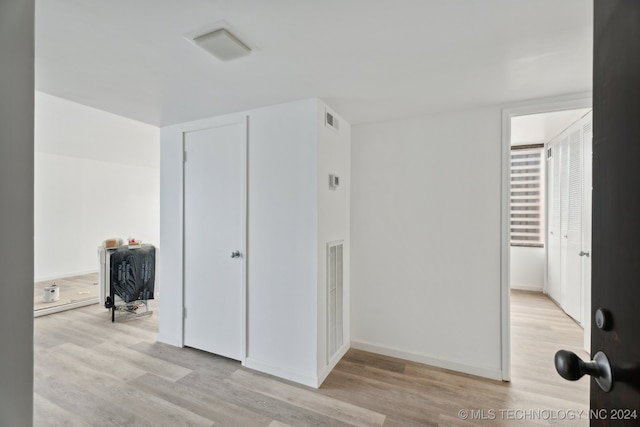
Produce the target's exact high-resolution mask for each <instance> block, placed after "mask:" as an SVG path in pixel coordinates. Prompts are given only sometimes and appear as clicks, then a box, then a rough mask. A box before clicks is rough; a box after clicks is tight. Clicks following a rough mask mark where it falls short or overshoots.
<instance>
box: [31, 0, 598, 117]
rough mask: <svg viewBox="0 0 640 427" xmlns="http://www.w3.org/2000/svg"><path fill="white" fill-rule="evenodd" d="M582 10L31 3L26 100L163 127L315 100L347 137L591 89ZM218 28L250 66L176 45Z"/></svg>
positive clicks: (541, 5) (588, 36)
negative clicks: (31, 76)
mask: <svg viewBox="0 0 640 427" xmlns="http://www.w3.org/2000/svg"><path fill="white" fill-rule="evenodd" d="M592 21H593V20H592V5H591V1H588V0H562V1H558V0H482V1H480V0H394V1H389V0H323V1H317V0H316V1H314V0H270V1H265V0H110V1H103V0H37V1H36V89H37V90H40V91H42V92H46V93H49V94H51V95H55V96H59V97H62V98H66V99H70V100H72V101H76V102H79V103H81V104H85V105H89V106H92V107H95V108H98V109H101V110H105V111H109V112H112V113H115V114H119V115H122V116H125V117H130V118H133V119H136V120H139V121H142V122H145V123H149V124H152V125H156V126H164V125H169V124H174V123H179V122H183V121H188V120H194V119H198V118H203V117H210V116H215V115H220V114H225V113H230V112H235V111H243V110H247V109H251V108H256V107H261V106H266V105H273V104H277V103H282V102H288V101H293V100H297V99H302V98H309V97H320V98H322V99H323V100H325V101H326V102H327V103H328V104H329V105H331V106H332V107H333V108H334V109H335V110H336V111H337V112H338V113H339V114H340V115H342V116H343V117H344V118H345V119H346V120H347V121H349V122H351V123H352V124H359V123H365V122H373V121H380V120H388V119H397V118H405V117H415V116H420V115H426V114H433V113H437V112H442V111H452V110H458V109H465V108H473V107H476V106H480V105H488V104H499V103H508V102H512V101H517V100H522V99H530V98H538V97H545V96H552V95H559V94H567V93H574V92H581V91H587V90H590V89H591V63H592V38H593V31H592ZM220 26H225V27H226V28H227V29H229V30H231V32H232V33H234V34H235V35H236V36H237V37H238V38H240V39H241V40H242V41H244V42H245V43H246V44H247V45H249V46H250V47H251V48H252V49H253V52H252V54H251V55H250V56H248V57H245V58H240V59H237V60H234V61H229V62H222V61H220V60H218V59H216V58H215V57H213V56H210V55H209V54H207V53H205V52H204V51H202V50H200V49H198V48H197V47H196V46H194V45H193V44H192V43H190V42H189V41H188V40H187V39H186V38H185V37H184V35H186V34H192V35H193V34H197V33H202V32H206V31H207V30H212V29H216V28H219V27H220Z"/></svg>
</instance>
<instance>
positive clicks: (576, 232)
mask: <svg viewBox="0 0 640 427" xmlns="http://www.w3.org/2000/svg"><path fill="white" fill-rule="evenodd" d="M582 151H583V150H582V127H581V126H580V125H578V126H577V127H572V129H571V132H570V133H569V157H568V160H569V162H568V183H567V184H568V187H567V188H568V197H566V199H567V202H568V206H567V208H568V209H567V215H566V221H567V222H566V236H567V237H566V239H565V240H566V253H565V254H564V255H565V268H566V270H565V271H566V272H565V275H564V277H565V281H564V282H563V292H562V307H563V308H564V311H565V312H566V313H567V314H568V315H569V316H571V317H573V318H574V319H575V320H576V321H577V322H582V310H583V305H582V256H581V255H580V252H581V251H582V191H583V190H582V178H583V159H582Z"/></svg>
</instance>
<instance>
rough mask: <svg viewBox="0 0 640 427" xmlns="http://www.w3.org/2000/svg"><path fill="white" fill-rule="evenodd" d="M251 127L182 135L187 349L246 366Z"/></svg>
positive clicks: (238, 124)
mask: <svg viewBox="0 0 640 427" xmlns="http://www.w3.org/2000/svg"><path fill="white" fill-rule="evenodd" d="M245 123H246V122H245V121H242V122H235V123H231V124H226V125H222V126H218V127H213V128H209V129H203V130H197V131H192V132H186V133H185V134H184V148H185V168H184V307H185V319H184V344H185V345H186V346H189V347H194V348H198V349H201V350H205V351H208V352H210V353H215V354H219V355H221V356H225V357H228V358H231V359H236V360H241V361H242V360H243V359H244V342H245V332H244V331H245V321H244V317H245V308H244V307H245V292H244V280H245V275H244V271H245V259H246V258H245V253H244V252H245V229H246V213H245V210H246V203H245V201H246V179H245V178H246V125H245Z"/></svg>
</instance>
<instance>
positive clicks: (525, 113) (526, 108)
mask: <svg viewBox="0 0 640 427" xmlns="http://www.w3.org/2000/svg"><path fill="white" fill-rule="evenodd" d="M590 108H591V94H589V93H585V94H580V95H575V96H569V97H561V98H553V99H548V100H541V101H536V102H531V103H526V104H520V105H517V106H514V107H511V108H505V109H504V110H503V116H502V119H503V121H502V123H503V126H502V165H503V166H502V168H503V169H502V253H501V257H502V268H501V299H502V309H501V316H502V372H503V379H504V380H507V381H509V380H511V372H512V371H511V363H512V357H511V343H512V341H511V333H512V328H511V320H510V319H511V299H510V298H511V288H512V286H514V288H516V289H520V290H524V291H529V292H538V293H539V294H546V293H547V285H548V280H547V278H548V273H549V271H548V269H547V255H548V250H549V248H548V246H545V242H546V240H547V226H546V225H545V222H546V215H544V214H542V215H539V218H537V219H535V218H532V216H534V215H532V214H533V212H536V211H537V209H540V208H539V207H536V204H537V203H540V202H542V205H544V201H545V198H546V196H545V195H544V193H545V189H546V187H547V185H546V184H545V179H546V177H547V173H546V172H544V168H545V166H546V163H547V161H546V157H547V151H546V147H545V143H546V142H549V141H550V140H551V139H552V138H553V137H555V136H556V135H557V134H559V133H561V132H562V131H563V130H564V129H565V128H566V127H567V125H570V124H571V123H572V121H575V120H576V119H578V118H580V116H581V115H584V113H586V112H587V111H588V109H590ZM571 110H577V111H572V112H569V111H571ZM550 113H554V114H553V115H550ZM512 132H513V133H512ZM512 140H513V141H512ZM512 142H513V143H514V145H516V146H517V145H519V146H522V147H526V148H527V151H525V150H523V151H521V152H520V154H519V155H517V158H516V159H513V160H517V162H514V161H513V160H512ZM536 150H537V152H536ZM525 152H527V153H528V155H526V156H525V155H524V153H525ZM536 158H537V160H536ZM527 161H530V164H536V162H537V164H538V165H539V168H540V170H539V171H538V173H539V177H538V178H537V179H538V183H537V185H538V186H539V193H536V192H535V191H533V190H531V189H530V190H531V191H528V192H527V191H526V190H527V189H526V185H522V184H523V183H527V182H529V181H531V180H535V179H536V178H534V177H533V175H535V173H534V172H535V171H534V169H535V168H533V167H529V166H527V165H528V164H529V163H527ZM513 163H519V164H520V165H521V166H522V167H521V168H520V171H519V172H518V173H519V174H520V175H519V178H518V181H519V182H518V186H519V187H523V189H524V190H525V192H522V193H520V194H517V197H515V199H519V200H518V201H519V202H521V203H520V205H519V209H517V210H516V212H517V213H518V215H516V216H517V217H518V218H516V219H517V220H519V221H516V222H515V223H512V219H513V217H512V210H511V202H512V199H513V197H512V196H514V194H515V193H514V192H513V188H512V184H513V183H512V171H511V166H512V164H513ZM530 196H538V197H539V198H540V200H538V201H537V202H536V200H534V199H535V197H530ZM514 206H515V204H514ZM512 231H513V234H514V236H515V237H517V239H515V241H516V244H515V245H514V246H512V243H513V242H514V241H513V240H512V238H511V237H512ZM536 233H537V236H532V234H536ZM579 304H580V305H582V304H584V301H581V302H579ZM514 329H515V328H514ZM550 360H551V359H550Z"/></svg>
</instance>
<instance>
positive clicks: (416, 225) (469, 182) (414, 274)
mask: <svg viewBox="0 0 640 427" xmlns="http://www.w3.org/2000/svg"><path fill="white" fill-rule="evenodd" d="M500 123H501V110H500V108H498V107H490V108H482V109H476V110H472V111H465V112H457V113H451V114H442V115H437V116H430V117H423V118H416V119H411V120H402V121H393V122H385V123H374V124H365V125H359V126H354V127H353V128H352V155H351V159H352V170H351V173H352V191H351V212H352V216H351V243H352V251H351V313H352V317H351V319H352V323H351V334H352V335H351V339H352V347H356V348H361V349H365V350H371V351H376V352H380V353H383V354H388V355H392V356H399V357H403V358H406V359H410V360H416V361H419V362H424V363H429V364H432V365H436V366H442V367H445V368H451V369H456V370H459V371H464V372H469V373H473V374H478V375H483V376H487V377H492V378H501V341H500V320H501V307H500V231H501V230H500V224H501V222H500V221H501V219H500V214H501V211H500V206H501V176H500V171H501V127H500V126H501V125H500ZM470 349H471V350H472V351H470Z"/></svg>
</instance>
